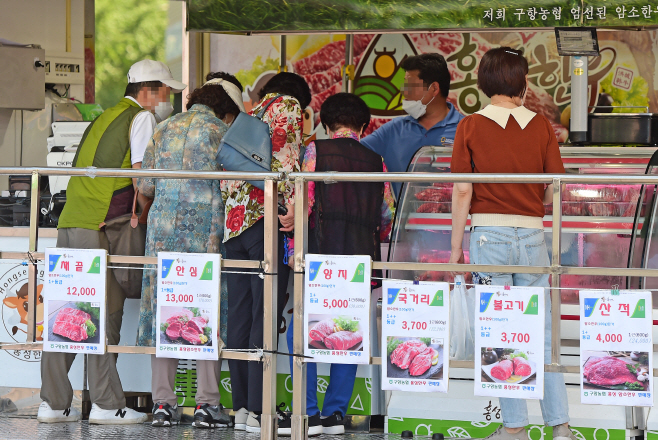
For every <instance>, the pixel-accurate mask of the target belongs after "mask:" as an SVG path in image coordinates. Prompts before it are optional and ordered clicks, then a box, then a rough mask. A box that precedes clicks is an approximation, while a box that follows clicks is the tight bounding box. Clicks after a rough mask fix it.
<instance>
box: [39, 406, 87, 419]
mask: <svg viewBox="0 0 658 440" xmlns="http://www.w3.org/2000/svg"><path fill="white" fill-rule="evenodd" d="M81 418H82V416H81V415H80V411H78V410H77V409H75V408H66V409H65V410H63V411H62V410H54V409H52V408H51V407H50V405H48V404H47V403H46V402H41V405H39V412H38V413H37V420H38V421H39V422H41V423H67V422H77V421H79V420H80V419H81Z"/></svg>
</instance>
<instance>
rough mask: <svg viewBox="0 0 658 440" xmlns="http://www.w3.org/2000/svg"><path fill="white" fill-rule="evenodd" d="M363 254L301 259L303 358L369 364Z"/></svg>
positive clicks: (367, 273) (366, 272)
mask: <svg viewBox="0 0 658 440" xmlns="http://www.w3.org/2000/svg"><path fill="white" fill-rule="evenodd" d="M370 271H371V263H370V257H369V256H361V255H315V254H307V255H306V274H305V276H304V280H305V285H304V334H305V338H306V343H305V344H304V354H305V355H306V356H310V357H312V358H314V359H315V361H316V362H327V363H335V364H367V363H369V362H370Z"/></svg>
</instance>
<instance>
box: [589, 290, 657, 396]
mask: <svg viewBox="0 0 658 440" xmlns="http://www.w3.org/2000/svg"><path fill="white" fill-rule="evenodd" d="M651 310H652V305H651V292H648V291H639V290H621V291H611V290H581V291H580V361H581V368H580V371H581V375H580V378H581V380H580V393H581V396H580V400H581V402H582V403H585V404H594V405H623V406H653V374H652V372H653V365H652V364H653V356H652V352H653V337H652V325H653V321H652V316H651Z"/></svg>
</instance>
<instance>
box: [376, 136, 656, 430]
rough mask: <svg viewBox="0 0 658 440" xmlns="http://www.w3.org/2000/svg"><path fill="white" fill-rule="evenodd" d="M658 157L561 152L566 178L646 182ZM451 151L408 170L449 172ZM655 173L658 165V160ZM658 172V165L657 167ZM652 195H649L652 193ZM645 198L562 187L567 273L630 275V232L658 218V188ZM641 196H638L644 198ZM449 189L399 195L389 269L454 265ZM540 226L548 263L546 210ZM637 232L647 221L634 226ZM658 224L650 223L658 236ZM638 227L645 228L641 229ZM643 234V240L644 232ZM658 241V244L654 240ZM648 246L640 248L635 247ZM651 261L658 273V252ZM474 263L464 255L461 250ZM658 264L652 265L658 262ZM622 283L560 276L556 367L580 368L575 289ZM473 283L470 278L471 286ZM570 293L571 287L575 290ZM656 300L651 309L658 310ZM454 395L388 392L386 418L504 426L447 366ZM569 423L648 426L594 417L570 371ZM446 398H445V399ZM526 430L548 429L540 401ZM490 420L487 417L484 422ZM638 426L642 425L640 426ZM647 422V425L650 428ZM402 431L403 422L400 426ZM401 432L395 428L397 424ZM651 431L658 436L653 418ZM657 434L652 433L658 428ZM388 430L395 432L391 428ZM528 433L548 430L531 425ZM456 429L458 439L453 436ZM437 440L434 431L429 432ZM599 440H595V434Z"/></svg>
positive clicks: (621, 411) (468, 375) (435, 425)
mask: <svg viewBox="0 0 658 440" xmlns="http://www.w3.org/2000/svg"><path fill="white" fill-rule="evenodd" d="M655 151H656V149H655V148H647V147H625V148H623V147H619V148H615V147H597V146H593V147H573V146H562V147H561V148H560V152H561V155H562V159H563V162H564V166H565V169H566V172H567V173H573V174H606V173H609V174H611V175H614V174H644V173H645V170H646V169H647V164H648V163H649V160H650V159H651V157H652V154H653V153H654V152H655ZM451 155H452V149H451V148H449V147H423V148H422V149H420V150H419V151H418V152H417V153H416V155H415V156H414V158H413V159H412V161H411V163H410V164H409V167H408V171H411V172H436V173H446V172H450V158H451ZM656 163H657V165H658V161H657V162H656ZM655 172H656V173H658V166H656V171H655ZM652 191H653V192H652ZM652 191H649V190H645V191H644V192H642V187H641V186H640V185H613V184H611V185H578V184H569V185H564V186H563V188H562V196H563V203H562V206H561V209H562V213H563V216H562V249H561V263H562V264H563V265H567V266H575V267H580V266H585V267H587V266H589V267H591V266H596V267H616V268H625V267H627V265H628V261H629V248H630V245H631V234H632V230H633V224H634V221H635V213H636V211H637V210H638V207H639V212H638V214H641V215H644V216H646V215H647V213H651V212H654V211H656V210H658V208H656V206H654V205H657V204H658V202H657V203H655V204H653V197H654V196H655V194H656V188H652ZM641 193H642V195H641ZM451 198H452V185H451V184H444V183H438V182H426V183H412V184H405V185H403V187H402V190H401V192H400V197H399V203H398V207H397V212H396V218H395V221H394V228H393V233H392V236H391V243H390V247H389V255H388V260H389V261H393V262H402V261H416V262H448V259H449V258H450V234H451V213H450V211H451ZM546 208H547V209H546V215H545V216H544V228H545V232H546V243H547V245H548V247H549V257H550V255H551V243H552V230H551V228H552V211H553V209H554V207H552V206H547V207H546ZM637 222H638V223H639V224H640V225H642V224H643V223H645V222H644V221H643V220H641V219H640V218H638V221H637ZM655 223H656V222H652V223H651V224H652V225H653V226H654V228H658V225H656V224H655ZM469 228H470V222H468V223H467V225H466V231H465V238H464V249H465V250H468V245H469V240H470V234H469ZM640 229H641V226H640ZM637 235H640V234H639V233H638V234H637ZM657 243H658V242H657ZM639 247H640V248H643V243H640V244H639ZM651 256H652V257H653V259H652V258H648V261H650V262H652V263H654V267H658V244H656V246H655V249H653V250H652V251H651ZM465 258H466V260H467V261H468V252H465ZM654 260H656V261H654ZM447 275H448V274H447V273H445V272H436V271H429V272H424V271H414V272H413V273H410V272H409V271H398V270H390V271H388V274H387V276H389V277H391V278H400V279H418V280H436V281H439V280H446V279H447V278H448V277H447ZM625 281H626V280H625V279H623V278H622V277H614V276H575V275H562V276H561V277H560V283H561V287H562V288H565V290H561V297H562V307H561V315H562V321H561V325H560V327H561V339H562V340H561V357H560V364H562V365H566V366H577V365H579V364H580V362H579V347H578V341H577V340H578V336H579V322H578V317H579V306H578V294H577V292H578V290H580V289H584V288H607V289H609V288H611V287H612V286H613V285H619V286H620V287H622V288H623V287H624V286H625ZM467 283H469V280H467ZM570 288H573V289H570ZM657 302H658V301H654V304H655V303H657ZM450 376H451V380H450V390H449V392H448V393H447V394H441V393H431V394H430V393H427V394H426V393H405V392H400V391H394V392H389V393H387V406H386V414H387V416H388V419H387V420H405V421H409V420H413V421H414V423H416V425H417V427H421V426H422V427H426V428H427V430H428V432H430V431H432V430H433V431H434V432H437V430H438V429H444V428H445V429H447V430H448V432H449V433H456V432H457V431H455V430H458V431H459V432H461V430H459V429H458V427H461V428H467V429H468V430H469V431H468V432H469V433H470V432H471V431H470V430H472V429H473V427H475V426H487V425H488V424H489V423H491V422H500V421H501V420H500V419H494V418H493V416H491V408H494V409H498V407H497V404H498V403H497V399H491V398H488V397H480V396H474V393H473V370H470V369H466V368H451V370H450ZM564 377H565V382H566V384H567V395H568V399H569V408H570V409H569V414H570V418H571V421H570V424H571V425H572V426H575V427H578V429H580V431H579V432H581V433H582V432H588V431H582V429H581V428H587V429H595V430H599V429H603V430H605V432H606V433H607V432H608V430H612V431H610V432H621V433H624V435H625V438H627V439H628V438H630V437H632V436H635V435H639V433H640V432H641V431H637V430H634V429H632V428H629V426H637V425H636V423H638V422H637V421H638V420H640V419H642V420H644V419H645V416H644V415H643V413H642V410H638V409H633V410H631V411H630V412H629V411H627V410H630V408H625V407H621V406H600V407H597V411H592V407H591V406H588V405H582V404H581V403H580V394H579V392H580V387H579V374H577V373H566V374H565V375H564ZM443 399H447V400H443ZM528 411H529V417H530V423H531V424H532V425H541V424H543V421H542V416H541V411H540V408H539V404H538V401H528ZM499 415H500V414H497V417H498V416H499ZM487 417H488V418H487ZM636 419H637V420H636ZM650 422H651V420H650ZM396 423H397V422H396ZM396 426H397V425H396ZM655 428H658V416H656V422H655ZM655 428H654V429H655ZM387 429H389V428H387ZM531 429H541V433H542V437H543V428H541V427H539V426H535V427H533V428H531ZM453 431H454V432H453ZM430 433H431V432H430ZM595 438H596V436H595Z"/></svg>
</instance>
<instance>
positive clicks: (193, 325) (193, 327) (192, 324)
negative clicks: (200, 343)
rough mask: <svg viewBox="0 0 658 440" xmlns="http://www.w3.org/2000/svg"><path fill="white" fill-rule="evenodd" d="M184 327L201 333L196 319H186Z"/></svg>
mask: <svg viewBox="0 0 658 440" xmlns="http://www.w3.org/2000/svg"><path fill="white" fill-rule="evenodd" d="M186 328H189V329H190V330H194V331H195V332H197V333H199V334H201V333H203V330H201V327H200V326H199V324H197V323H196V321H194V320H191V321H188V323H187V326H186Z"/></svg>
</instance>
